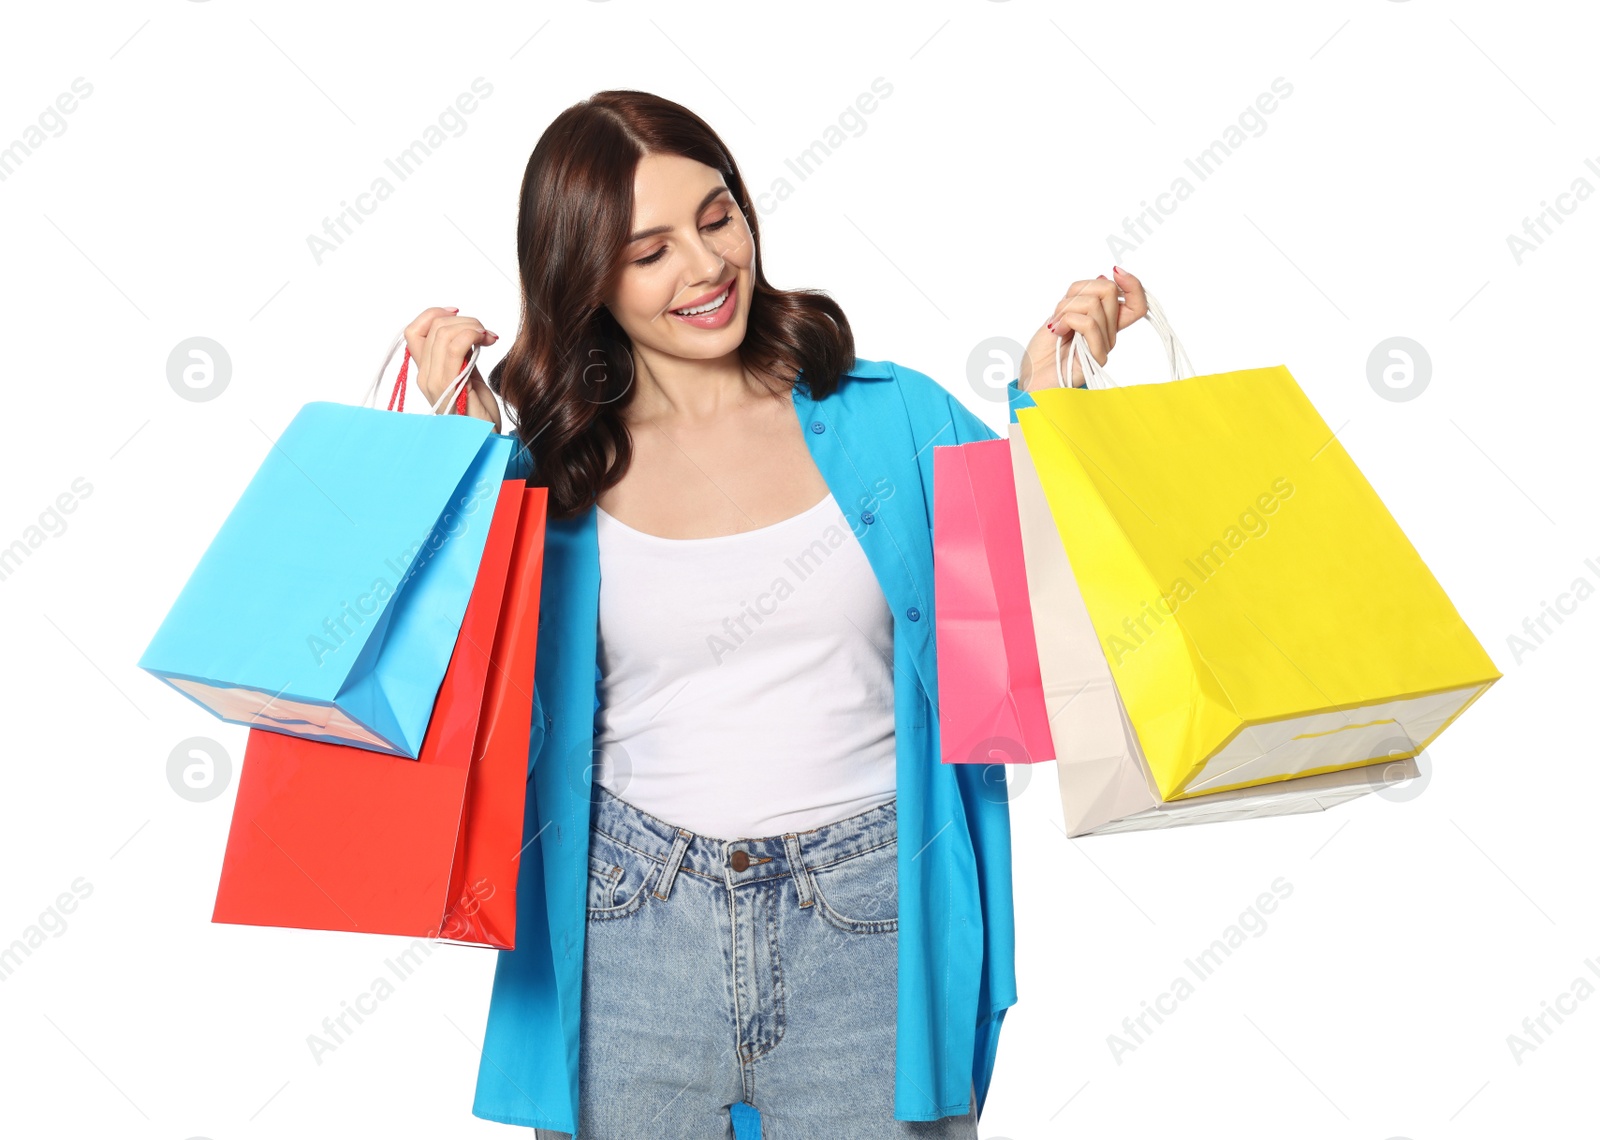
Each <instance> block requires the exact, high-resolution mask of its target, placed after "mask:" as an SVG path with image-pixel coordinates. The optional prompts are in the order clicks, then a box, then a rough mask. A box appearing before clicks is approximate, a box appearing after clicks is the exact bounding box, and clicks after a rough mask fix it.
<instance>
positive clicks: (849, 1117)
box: [537, 784, 978, 1140]
mask: <svg viewBox="0 0 1600 1140" xmlns="http://www.w3.org/2000/svg"><path fill="white" fill-rule="evenodd" d="M593 797H594V802H593V805H592V815H591V818H592V821H593V830H592V832H591V839H590V848H589V900H588V921H587V923H586V933H585V951H584V973H583V1013H582V1019H581V1026H580V1034H579V1036H580V1062H579V1101H580V1103H579V1114H578V1133H577V1140H731V1138H733V1137H735V1135H736V1133H735V1127H734V1126H735V1122H737V1123H738V1124H739V1129H738V1132H737V1135H738V1136H739V1137H740V1138H741V1140H758V1138H759V1140H818V1138H820V1137H827V1138H828V1140H888V1138H891V1137H897V1138H903V1137H921V1138H923V1140H976V1137H977V1134H978V1133H977V1117H976V1115H975V1113H974V1112H971V1111H969V1112H968V1114H967V1115H966V1116H961V1117H957V1116H949V1117H945V1118H943V1119H941V1120H935V1121H903V1120H896V1119H894V1058H895V1008H896V1004H897V1003H896V975H897V969H896V964H897V959H896V946H897V938H898V935H897V925H898V924H897V918H896V915H897V911H898V895H897V873H896V865H895V860H896V849H897V844H896V842H895V808H896V805H895V802H894V801H890V802H888V803H885V804H882V805H880V806H878V807H875V808H871V809H870V810H868V811H864V812H860V813H858V814H856V815H852V816H850V817H848V818H846V819H842V820H838V821H836V822H833V823H830V824H826V825H824V826H823V827H819V828H814V829H812V830H810V831H801V832H796V833H790V834H787V835H774V836H766V837H762V838H754V839H751V838H741V839H728V838H718V837H714V836H708V835H696V834H694V833H692V832H690V831H689V830H688V829H686V828H682V827H679V826H677V825H675V824H672V823H668V822H667V821H665V820H661V819H657V818H656V817H655V816H652V815H649V814H647V813H646V812H644V811H642V810H641V809H639V808H638V807H635V806H634V805H633V804H630V803H628V802H627V801H626V800H624V799H621V798H620V797H618V796H616V795H614V794H613V793H612V792H610V791H609V790H608V789H606V788H605V787H603V786H601V785H599V784H596V785H594V789H593ZM757 1110H758V1111H759V1113H760V1117H759V1125H758V1126H757V1127H751V1125H752V1124H755V1123H756V1122H755V1119H754V1114H755V1111H757ZM537 1132H538V1135H539V1136H540V1137H553V1136H556V1135H559V1134H558V1133H553V1132H549V1131H547V1130H543V1129H540V1130H537Z"/></svg>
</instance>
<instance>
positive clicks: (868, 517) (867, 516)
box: [861, 511, 872, 526]
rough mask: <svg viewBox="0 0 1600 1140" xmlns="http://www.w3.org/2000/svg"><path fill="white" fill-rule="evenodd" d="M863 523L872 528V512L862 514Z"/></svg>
mask: <svg viewBox="0 0 1600 1140" xmlns="http://www.w3.org/2000/svg"><path fill="white" fill-rule="evenodd" d="M861 521H862V522H864V523H866V524H867V525H868V526H871V525H872V512H871V511H862V512H861Z"/></svg>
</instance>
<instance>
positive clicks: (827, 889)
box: [809, 839, 900, 934]
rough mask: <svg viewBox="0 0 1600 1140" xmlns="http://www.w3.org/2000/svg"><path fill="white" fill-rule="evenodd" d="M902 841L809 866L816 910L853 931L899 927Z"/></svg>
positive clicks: (883, 931) (886, 930) (831, 922)
mask: <svg viewBox="0 0 1600 1140" xmlns="http://www.w3.org/2000/svg"><path fill="white" fill-rule="evenodd" d="M898 858H899V844H898V843H897V842H896V841H895V840H893V839H891V840H889V842H887V843H884V844H880V845H879V846H877V847H872V848H869V849H868V850H866V851H862V852H859V853H857V854H855V855H848V856H846V857H845V858H843V859H839V860H837V861H835V862H832V863H827V864H824V865H823V866H820V867H812V868H810V871H809V874H810V876H811V886H812V889H813V893H814V894H815V896H816V900H817V913H818V914H819V915H821V916H822V919H823V921H824V922H827V923H828V924H829V925H831V926H835V927H837V928H839V929H840V930H843V931H847V932H848V933H851V934H887V933H889V932H890V931H894V930H898V929H899V927H900V886H899V880H900V875H899V865H898Z"/></svg>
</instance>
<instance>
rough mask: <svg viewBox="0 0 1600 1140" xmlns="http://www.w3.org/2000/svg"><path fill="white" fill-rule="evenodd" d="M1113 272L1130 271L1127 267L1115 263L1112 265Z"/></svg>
mask: <svg viewBox="0 0 1600 1140" xmlns="http://www.w3.org/2000/svg"><path fill="white" fill-rule="evenodd" d="M1111 272H1113V273H1126V272H1128V271H1127V270H1126V269H1124V268H1122V266H1120V265H1113V266H1112V267H1111Z"/></svg>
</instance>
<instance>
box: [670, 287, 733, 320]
mask: <svg viewBox="0 0 1600 1140" xmlns="http://www.w3.org/2000/svg"><path fill="white" fill-rule="evenodd" d="M738 285H739V279H738V278H737V277H735V278H734V279H733V280H731V281H729V282H728V283H727V285H725V286H723V287H722V288H721V289H719V290H718V291H717V292H715V293H709V294H707V295H706V296H705V297H704V298H703V299H701V300H697V301H696V302H695V303H694V304H692V305H687V306H685V307H684V308H681V309H668V310H667V311H668V312H669V313H671V314H672V315H673V316H674V317H676V318H678V320H680V321H682V322H683V323H684V324H686V325H692V326H693V327H695V328H700V329H720V328H722V327H723V326H724V325H726V324H727V323H728V322H729V321H730V320H732V319H733V313H734V310H735V309H736V308H737V307H738V304H737V294H738Z"/></svg>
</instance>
